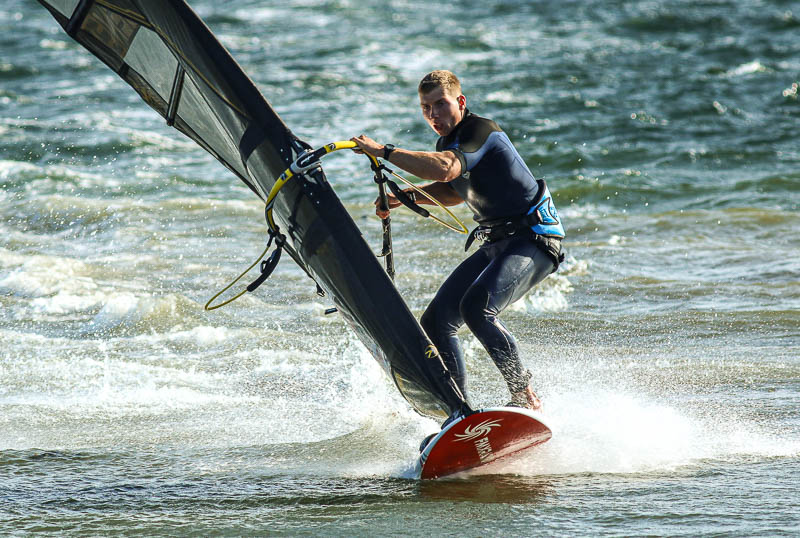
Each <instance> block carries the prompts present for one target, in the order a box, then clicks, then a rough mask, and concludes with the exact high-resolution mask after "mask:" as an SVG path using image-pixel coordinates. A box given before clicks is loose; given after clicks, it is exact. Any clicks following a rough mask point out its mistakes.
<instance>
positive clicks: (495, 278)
mask: <svg viewBox="0 0 800 538" xmlns="http://www.w3.org/2000/svg"><path fill="white" fill-rule="evenodd" d="M491 253H492V254H493V259H492V261H491V262H490V263H489V265H488V266H487V267H486V269H485V270H484V271H483V272H482V273H481V274H480V276H479V277H478V278H477V280H476V281H475V282H474V284H473V285H472V286H470V288H469V289H468V290H467V292H466V293H465V294H464V298H463V299H462V301H461V304H460V311H461V317H462V319H463V320H464V321H465V322H466V323H467V326H468V327H469V329H470V330H471V331H472V333H473V334H474V335H475V336H476V337H477V338H478V340H479V341H480V342H481V344H482V345H483V347H484V348H485V349H486V351H487V352H488V353H489V355H490V356H491V358H492V360H494V362H495V364H496V365H497V368H498V369H499V370H500V373H501V374H502V375H503V378H504V379H505V381H506V384H507V385H508V389H509V391H510V392H511V393H512V395H518V394H520V393H522V392H523V391H526V389H527V388H528V381H529V380H530V373H529V372H527V371H525V370H524V369H523V367H522V362H521V361H520V358H519V351H518V348H517V343H516V341H515V340H514V337H513V336H511V333H510V332H508V329H506V327H505V325H503V323H502V322H501V321H500V320H499V319H498V318H497V316H498V314H499V313H500V312H501V311H502V310H503V309H505V308H506V307H507V306H508V305H510V304H511V303H513V302H514V301H516V300H518V299H520V298H521V297H522V296H523V295H525V294H526V293H527V292H528V291H529V290H530V289H531V288H532V287H533V286H535V285H536V284H538V283H539V282H541V281H542V280H544V278H545V277H546V276H547V275H549V274H550V273H552V272H553V269H554V264H553V260H552V259H551V258H550V257H549V256H548V255H547V254H545V253H544V252H543V251H542V250H541V249H539V248H538V247H537V246H536V245H535V244H534V243H533V242H531V241H530V240H528V239H525V238H513V239H509V240H506V241H503V242H502V243H497V244H495V245H492V252H491Z"/></svg>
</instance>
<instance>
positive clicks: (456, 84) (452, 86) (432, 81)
mask: <svg viewBox="0 0 800 538" xmlns="http://www.w3.org/2000/svg"><path fill="white" fill-rule="evenodd" d="M436 88H441V89H442V90H444V93H445V94H447V95H450V96H452V97H458V96H459V95H461V81H459V80H458V77H457V76H455V74H454V73H453V72H451V71H447V70H445V69H437V70H436V71H431V72H430V73H428V74H427V75H425V76H424V77H422V80H421V81H419V87H418V88H417V89H418V91H419V93H420V94H426V93H430V92H432V91H433V90H435V89H436Z"/></svg>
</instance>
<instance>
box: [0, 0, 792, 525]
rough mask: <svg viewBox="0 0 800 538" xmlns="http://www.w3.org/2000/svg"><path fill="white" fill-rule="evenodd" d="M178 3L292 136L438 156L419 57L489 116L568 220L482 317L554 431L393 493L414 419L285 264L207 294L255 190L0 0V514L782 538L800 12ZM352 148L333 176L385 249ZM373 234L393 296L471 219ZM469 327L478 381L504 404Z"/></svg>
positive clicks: (739, 5)
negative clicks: (552, 268) (477, 467)
mask: <svg viewBox="0 0 800 538" xmlns="http://www.w3.org/2000/svg"><path fill="white" fill-rule="evenodd" d="M192 4H193V5H194V7H195V8H196V10H197V11H198V13H199V14H200V15H201V16H202V17H203V18H204V19H205V20H206V22H207V23H208V24H209V25H210V27H211V28H212V30H213V31H214V32H215V33H216V34H217V35H218V36H219V37H220V39H221V40H222V42H223V43H224V44H225V45H226V46H227V47H229V48H230V49H231V50H232V52H233V54H234V56H235V57H236V58H237V60H238V61H239V62H240V63H241V64H242V66H243V67H244V69H245V71H246V72H248V74H250V76H251V77H252V78H253V79H254V80H255V81H256V83H257V85H258V86H259V88H260V89H261V91H262V92H263V93H264V95H265V96H266V97H267V98H268V99H269V100H270V102H271V103H272V104H273V106H274V107H275V109H276V110H277V111H278V113H279V114H280V115H281V116H282V117H283V119H284V120H285V121H286V122H287V124H288V125H289V126H290V127H291V128H292V129H293V130H294V131H295V132H296V133H297V134H298V135H299V136H301V137H302V138H304V139H305V140H307V141H309V142H310V143H312V144H313V145H320V144H323V143H326V142H329V141H332V140H338V139H343V138H348V137H350V136H352V135H355V134H359V133H361V132H365V133H369V134H371V135H372V136H374V137H375V138H377V139H378V140H380V141H384V142H389V141H391V142H393V143H395V144H397V145H399V146H402V147H409V148H413V149H426V148H430V147H431V145H432V144H433V141H434V136H433V133H432V132H430V130H428V129H427V127H426V126H425V125H424V123H423V122H422V120H421V117H420V116H419V113H418V110H417V107H418V105H417V103H416V100H415V99H416V96H415V88H416V82H417V81H418V79H419V78H420V76H421V75H422V74H424V73H425V72H427V71H429V70H431V69H434V68H439V67H448V68H451V69H453V70H454V71H456V72H457V73H459V74H460V76H461V77H462V79H463V83H464V88H465V91H466V93H467V96H468V104H469V106H470V108H471V109H472V110H473V111H475V112H477V113H479V114H482V115H487V116H490V117H492V118H494V119H496V120H497V121H498V122H499V123H500V124H501V126H502V127H503V128H504V129H505V130H506V131H507V132H508V133H509V135H510V136H511V138H512V140H513V141H514V142H515V144H516V145H517V147H518V148H519V150H520V152H521V153H522V155H523V156H524V157H525V159H526V161H527V162H528V164H529V165H530V167H531V168H532V170H533V171H534V173H536V174H537V175H538V176H540V177H544V178H546V179H547V180H548V183H549V184H550V187H551V190H553V192H554V194H555V196H556V203H557V204H558V207H559V210H560V212H561V214H562V215H563V217H564V220H565V222H566V226H567V230H568V239H567V241H566V242H565V246H566V250H567V261H566V263H565V264H564V265H563V266H562V268H561V270H560V271H559V273H558V274H557V275H554V276H551V277H550V278H548V280H546V281H545V282H544V283H543V284H542V285H541V286H540V287H539V288H537V289H536V290H534V291H533V292H532V293H531V294H529V295H528V296H527V297H525V298H524V299H523V300H521V301H520V302H518V303H517V304H515V305H513V306H512V308H510V309H509V311H508V312H507V313H506V314H505V315H504V320H505V322H506V324H507V325H508V326H509V327H510V328H511V330H512V331H513V332H514V334H515V335H516V337H517V339H518V340H519V342H520V345H521V348H522V350H523V352H524V357H525V358H524V362H525V364H526V366H527V367H529V368H530V369H531V370H532V371H533V372H534V382H535V385H536V388H537V391H538V392H539V393H540V394H541V395H542V397H543V398H544V401H545V408H546V413H547V416H548V419H549V421H550V423H551V424H552V426H553V429H554V436H553V439H552V440H551V441H549V442H548V443H547V444H545V445H543V446H542V447H541V448H540V449H538V450H536V451H533V452H532V453H530V454H529V455H527V456H526V457H524V458H522V459H520V460H517V461H514V462H511V463H508V464H505V465H502V466H496V467H494V468H490V469H488V470H487V471H486V472H481V473H476V475H472V476H467V477H460V478H456V479H452V480H443V481H436V482H430V483H423V482H419V481H417V480H415V479H413V466H414V460H415V458H416V455H417V447H418V445H419V441H420V439H421V438H422V437H424V436H425V435H426V434H428V433H430V432H432V431H434V430H435V429H436V428H437V425H436V424H435V423H433V422H431V421H428V420H427V419H423V418H420V417H419V416H417V415H416V414H414V413H413V412H411V411H410V410H409V408H408V407H407V405H406V404H405V403H404V402H403V400H402V399H401V398H400V396H399V395H398V394H397V393H396V390H395V389H394V387H393V386H392V385H391V384H390V382H389V381H388V380H387V379H386V378H385V376H384V375H383V372H382V371H381V370H380V368H379V366H378V365H377V364H376V363H375V361H374V360H373V359H372V358H371V357H370V356H369V354H368V352H367V351H366V350H365V349H364V348H363V346H362V345H361V344H360V343H358V341H357V339H356V338H355V336H354V335H353V334H352V333H351V332H350V331H349V329H348V328H347V326H346V325H345V324H344V322H343V321H342V320H341V319H340V318H338V317H337V316H335V315H334V316H326V315H325V314H324V311H325V309H326V308H328V307H330V306H331V305H330V304H329V303H328V302H327V299H324V298H319V297H317V296H316V294H315V293H314V285H313V283H312V282H311V281H310V280H309V279H308V278H307V277H306V276H305V274H304V273H303V272H302V271H300V270H299V269H298V268H297V267H296V266H294V265H293V264H292V262H291V260H290V259H286V260H284V261H283V262H281V265H280V266H279V267H278V269H277V270H276V273H275V275H274V276H273V277H272V278H271V279H270V280H269V281H268V283H267V284H266V285H265V286H262V287H261V288H260V289H259V290H258V291H257V293H255V294H248V295H247V296H245V297H243V298H242V299H240V300H239V301H237V302H236V303H233V304H232V305H230V306H228V307H226V308H224V309H221V310H218V311H214V312H213V313H207V312H204V311H203V304H205V302H206V301H207V300H208V298H209V297H211V296H212V295H213V294H214V293H215V292H216V291H218V290H219V289H221V288H222V287H223V286H224V285H225V284H227V283H228V282H229V281H230V280H231V279H232V278H234V277H235V276H236V275H237V274H239V272H240V271H241V270H242V269H244V267H246V266H247V265H248V264H249V263H250V262H251V261H252V260H253V259H254V258H255V257H256V256H257V255H258V253H259V252H260V251H261V249H262V248H263V244H264V241H265V239H266V237H265V225H264V223H263V213H262V210H261V206H260V204H259V202H258V200H256V199H255V197H254V196H253V195H252V193H251V192H250V191H249V190H248V189H247V187H245V186H244V185H243V184H239V183H238V182H237V180H236V179H235V178H233V177H232V176H231V175H230V174H229V173H228V172H227V171H226V170H225V169H224V168H223V167H222V166H220V165H218V164H217V163H216V162H215V161H214V160H213V159H212V158H211V157H209V156H208V155H206V154H205V153H203V152H202V150H200V149H199V148H197V147H195V145H194V144H193V143H191V142H190V141H188V140H187V139H184V138H181V137H180V136H179V135H178V134H177V133H174V132H172V131H170V130H169V129H168V128H167V127H166V126H164V125H163V120H161V119H159V118H158V117H157V116H156V114H155V113H154V112H152V111H151V110H150V109H149V108H147V107H146V106H145V105H144V104H142V103H140V102H139V99H138V97H137V96H136V95H135V94H134V92H133V91H132V90H130V89H129V88H127V86H125V85H124V83H122V82H121V81H119V80H118V79H117V78H116V77H115V75H114V74H113V73H111V72H110V71H109V70H108V69H107V68H105V67H104V66H103V65H101V64H100V62H98V61H97V60H95V59H93V58H92V57H91V56H90V55H89V54H88V53H87V52H85V51H84V50H83V49H82V48H81V47H80V46H78V45H77V44H76V43H74V42H72V41H71V40H70V39H69V38H67V36H66V35H65V34H64V33H63V31H62V30H61V29H60V28H59V27H58V26H57V25H56V23H55V21H54V20H52V18H51V17H50V16H49V14H48V13H47V12H46V11H45V10H44V9H42V8H40V7H39V6H38V5H37V4H35V3H34V2H28V1H23V0H10V2H9V1H7V2H5V3H4V4H3V5H2V7H0V27H1V28H2V33H0V186H2V189H0V215H1V216H2V219H0V524H1V525H2V527H1V528H2V529H3V532H4V533H16V534H24V533H29V532H33V531H49V532H58V533H65V532H66V533H86V534H119V533H140V534H191V533H194V534H247V533H254V534H267V533H270V534H300V533H311V534H337V535H343V534H354V535H373V534H398V535H405V534H408V535H429V534H453V535H467V536H490V535H518V536H528V535H575V534H580V535H599V534H612V535H635V534H648V535H679V534H683V535H689V536H698V535H719V534H732V535H796V534H797V533H798V532H800V516H798V512H797V506H798V504H800V497H799V496H798V494H797V483H798V482H800V419H799V418H798V408H799V407H800V360H798V356H800V314H798V308H799V307H800V256H798V252H800V239H798V237H800V217H798V213H797V211H798V207H797V204H798V199H799V198H800V173H799V172H798V169H799V166H798V165H800V152H798V149H797V142H796V129H797V127H796V126H797V124H798V119H800V101H798V95H797V92H798V90H797V83H798V72H800V44H798V41H797V35H798V31H800V4H797V3H796V2H781V1H772V2H767V1H741V2H733V1H717V2H699V3H698V2H688V1H686V2H684V1H677V0H671V1H665V2H646V3H639V2H612V1H605V2H565V3H563V2H562V3H534V4H530V5H529V4H527V3H517V2H500V1H484V2H462V3H459V4H461V5H455V4H448V5H438V4H435V3H425V2H416V1H410V2H395V3H393V4H392V5H391V6H386V5H385V4H384V3H379V2H367V3H363V2H359V3H356V2H348V1H338V2H321V3H314V2H293V3H292V4H293V5H292V6H285V5H283V4H278V3H275V4H266V3H264V2H260V1H259V2H255V1H245V0H236V1H234V2H227V3H225V6H222V4H220V3H216V4H215V3H212V2H206V1H203V2H199V1H198V2H193V3H192ZM362 161H363V159H359V158H356V156H353V155H344V154H342V155H336V156H332V157H330V158H329V159H328V160H327V161H326V163H325V166H326V171H327V172H328V176H329V178H330V180H331V182H332V184H333V185H334V187H335V188H336V190H337V192H338V193H339V195H340V197H341V198H342V199H343V201H344V202H345V205H346V206H347V208H348V210H349V211H350V212H351V214H352V215H353V217H354V219H355V220H356V222H357V223H358V224H359V226H360V227H361V228H362V230H363V231H364V234H365V237H366V239H367V240H368V242H369V243H370V244H371V245H373V247H374V248H375V250H376V251H377V250H378V249H379V247H380V223H379V222H378V221H377V219H376V218H374V216H373V214H372V208H371V201H372V199H373V198H374V196H375V193H374V190H375V188H374V184H373V183H372V181H371V179H370V172H369V171H368V169H366V167H365V162H362ZM458 214H459V215H460V216H461V217H463V218H465V219H466V218H468V215H467V214H466V213H465V212H464V211H463V210H459V212H458ZM393 222H394V230H395V252H396V254H395V256H396V265H397V270H398V277H397V284H398V287H399V288H400V290H401V292H402V293H403V295H404V297H405V298H406V300H407V302H408V303H409V305H410V307H411V308H412V310H413V311H414V312H415V314H419V313H421V312H422V310H423V309H424V308H425V305H426V304H427V302H428V301H429V300H430V299H431V298H432V296H433V294H434V293H435V291H436V288H437V286H438V284H439V283H440V282H441V281H442V280H443V279H444V278H445V277H446V275H447V274H448V273H449V271H450V270H451V269H452V268H453V267H454V266H455V265H456V264H457V263H458V261H459V260H460V259H461V258H462V257H463V256H464V254H463V249H462V239H463V238H462V237H460V236H457V235H455V234H452V233H450V232H447V231H446V230H445V229H444V228H441V227H438V226H436V225H435V224H433V223H429V222H425V221H421V220H420V219H418V218H416V217H415V216H413V215H411V214H410V213H409V212H406V211H404V210H400V211H398V212H397V213H396V215H395V217H394V219H393ZM376 301H379V298H376ZM462 336H463V342H464V345H465V348H466V351H467V360H468V368H469V374H470V391H471V394H472V397H473V398H474V400H475V403H476V404H478V405H493V404H497V403H502V402H503V401H505V399H506V398H507V395H506V394H504V392H503V383H502V380H501V379H500V377H499V374H498V373H497V371H496V369H495V368H494V366H493V365H492V364H491V362H490V361H489V360H488V357H486V355H485V353H484V352H483V351H482V349H481V348H480V346H479V345H478V343H477V342H476V341H475V340H474V338H472V337H471V336H470V335H469V333H468V332H464V333H462Z"/></svg>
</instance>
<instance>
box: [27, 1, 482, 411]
mask: <svg viewBox="0 0 800 538" xmlns="http://www.w3.org/2000/svg"><path fill="white" fill-rule="evenodd" d="M39 2H40V3H41V4H42V5H43V6H44V7H46V8H47V9H48V10H49V11H50V13H51V14H52V15H53V16H54V17H55V19H56V20H57V21H58V23H59V24H60V25H61V26H62V27H63V28H64V30H65V31H66V32H67V33H68V34H69V35H70V36H71V37H72V38H73V39H75V40H76V41H78V42H79V43H80V44H81V45H83V46H84V47H86V48H87V49H88V50H89V51H90V52H91V53H92V54H94V55H95V56H97V57H98V58H99V59H100V60H102V61H103V62H104V63H105V64H106V65H108V67H110V68H111V69H112V70H113V71H114V72H115V73H117V74H118V75H119V76H120V77H121V78H122V79H123V80H125V82H127V83H128V84H129V85H130V86H131V87H133V89H134V90H136V92H137V93H138V94H139V95H140V96H141V98H142V99H143V100H144V101H145V102H146V103H147V104H148V105H150V107H152V108H153V109H154V110H156V111H157V112H158V113H159V114H160V115H161V116H162V117H164V118H165V119H166V121H167V124H168V125H171V126H173V127H175V128H176V129H178V130H179V131H181V132H182V133H184V134H186V135H187V136H188V137H190V138H191V139H192V140H194V141H195V142H197V143H198V144H199V145H200V146H202V147H203V148H204V149H205V150H206V151H208V152H209V153H211V154H212V155H213V156H214V157H216V158H217V160H219V161H220V162H221V163H222V164H223V165H225V167H227V168H228V169H229V170H230V171H231V172H233V173H234V174H235V175H236V176H237V177H238V178H239V179H240V180H242V181H243V182H244V183H245V184H246V185H247V186H248V187H250V189H251V190H252V191H253V192H254V193H255V194H256V195H258V196H259V197H260V198H261V199H262V200H265V199H266V198H267V196H268V194H269V192H270V190H271V188H272V186H273V184H274V182H275V178H276V177H278V175H280V173H281V172H282V171H283V170H285V169H286V168H287V167H288V166H289V164H290V163H291V162H293V161H294V160H295V159H296V158H297V156H298V155H299V154H300V153H301V152H302V151H303V150H304V149H307V148H308V145H307V144H306V143H305V142H303V141H302V140H300V139H298V138H297V137H296V136H294V134H292V132H291V131H290V130H289V128H288V127H287V126H286V125H285V124H284V123H283V121H282V120H281V119H280V118H279V117H278V115H277V114H276V113H275V111H274V110H273V109H272V107H271V106H270V105H269V103H268V102H267V101H266V100H265V99H264V97H263V96H262V95H261V93H260V92H259V91H258V89H257V88H256V86H255V84H254V83H253V81H252V80H250V78H249V77H248V76H247V75H246V74H245V73H244V72H243V71H242V69H241V68H240V67H239V65H238V64H237V63H236V62H235V61H234V59H233V58H232V57H231V55H230V54H229V53H228V51H227V50H226V49H225V48H224V47H223V46H222V45H221V44H220V43H219V41H218V40H217V39H216V37H215V36H214V35H213V34H212V32H211V31H210V30H209V29H208V27H207V26H206V25H205V24H204V23H203V22H202V21H201V20H200V18H199V17H198V16H197V15H196V14H195V13H194V12H193V11H192V10H191V8H190V7H189V6H188V5H187V4H186V3H185V2H183V1H182V0H39ZM273 216H274V218H275V221H276V223H277V224H278V225H279V226H280V229H281V231H282V232H283V233H284V234H286V236H287V242H288V244H287V247H286V248H287V251H288V252H289V253H290V254H291V255H292V257H293V258H294V259H295V261H296V262H297V263H298V264H299V265H300V266H301V267H302V268H303V269H304V270H305V271H306V272H307V273H308V274H309V275H310V276H311V277H312V278H313V279H314V280H315V281H316V282H317V284H318V285H319V286H320V287H321V288H322V289H323V290H324V291H325V292H327V294H328V295H330V296H331V298H332V299H333V301H334V303H335V304H336V306H337V308H338V309H339V311H340V312H341V314H342V316H343V317H344V318H345V320H347V322H348V323H349V324H350V326H351V327H352V328H353V329H354V331H355V332H356V334H357V335H358V337H359V338H360V339H361V341H362V342H364V344H365V345H366V347H367V348H368V349H369V350H370V352H371V353H372V355H373V356H374V357H375V358H376V359H377V360H378V362H379V363H381V365H382V366H384V368H385V369H386V371H387V372H388V374H389V375H390V377H391V378H392V379H393V380H394V382H395V384H396V385H397V388H398V389H399V390H400V392H401V394H402V395H403V396H404V397H405V398H406V400H408V402H409V403H410V404H411V405H412V406H413V407H414V408H415V409H416V410H417V411H418V412H420V413H422V414H424V415H428V416H434V417H443V416H447V415H450V414H452V413H453V412H456V411H459V410H465V409H468V406H467V404H466V401H465V399H464V396H463V395H462V394H461V392H460V391H459V389H458V386H457V385H456V384H455V382H454V381H453V379H452V377H451V376H450V374H449V372H448V371H447V369H446V368H445V366H444V364H443V362H442V360H441V358H440V357H439V355H438V352H437V351H436V348H435V347H433V346H432V345H431V342H430V340H429V339H428V338H427V336H426V335H425V333H424V331H423V330H422V328H421V327H420V326H419V323H418V322H417V321H416V319H415V318H414V317H413V315H412V313H411V311H410V310H409V309H408V306H407V305H406V304H405V302H404V301H403V299H402V297H401V296H400V294H399V292H398V291H397V289H396V288H395V287H394V284H393V283H392V281H391V280H390V279H389V277H388V276H387V275H386V273H385V271H384V270H383V268H382V267H381V265H380V263H379V262H378V260H377V258H376V257H375V255H374V254H373V253H372V251H371V249H370V248H369V245H367V243H366V242H365V241H364V239H363V237H362V236H361V232H360V231H359V229H358V228H357V227H356V225H355V223H354V222H353V220H352V218H351V217H350V215H349V214H348V213H347V211H346V210H345V208H344V206H343V205H342V204H341V202H340V200H339V199H338V197H337V196H336V194H335V193H334V192H333V189H332V188H331V186H330V184H329V183H328V181H327V179H326V178H325V174H324V172H323V171H322V169H321V168H319V169H317V170H315V171H314V172H312V173H310V174H308V175H304V176H299V177H297V178H295V179H293V180H292V182H290V183H287V184H286V186H285V187H284V188H283V189H281V192H280V195H279V196H278V198H277V199H276V202H275V206H274V210H273Z"/></svg>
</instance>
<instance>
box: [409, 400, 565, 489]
mask: <svg viewBox="0 0 800 538" xmlns="http://www.w3.org/2000/svg"><path fill="white" fill-rule="evenodd" d="M552 436H553V432H552V431H550V428H549V427H548V426H547V424H545V422H544V420H543V418H542V414H541V413H539V412H537V411H531V410H529V409H522V408H518V407H494V408H489V409H481V410H480V411H476V412H475V413H473V414H471V415H467V416H466V417H461V418H459V419H456V420H454V421H453V422H451V423H450V424H448V425H447V426H446V427H445V428H444V429H442V431H441V432H439V433H438V434H437V435H436V436H435V437H434V438H433V439H431V440H430V442H428V444H427V446H426V447H425V449H424V450H423V451H422V454H420V455H419V460H417V475H418V476H419V478H422V479H430V478H440V477H442V476H447V475H451V474H454V473H459V472H461V471H467V470H469V469H475V468H476V467H481V466H483V465H488V464H489V463H492V462H496V461H498V460H500V459H502V458H508V457H509V456H513V455H519V454H520V453H521V452H523V451H525V450H527V449H529V448H532V447H535V446H536V445H540V444H542V443H544V442H545V441H547V440H548V439H550V438H551V437H552Z"/></svg>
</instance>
